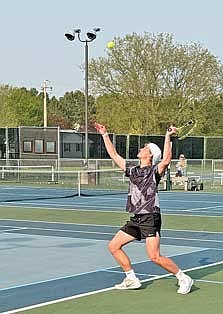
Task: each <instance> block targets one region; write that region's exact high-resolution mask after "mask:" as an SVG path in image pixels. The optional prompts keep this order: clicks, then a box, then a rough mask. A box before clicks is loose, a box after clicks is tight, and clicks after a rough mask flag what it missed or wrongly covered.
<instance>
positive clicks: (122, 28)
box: [0, 0, 223, 97]
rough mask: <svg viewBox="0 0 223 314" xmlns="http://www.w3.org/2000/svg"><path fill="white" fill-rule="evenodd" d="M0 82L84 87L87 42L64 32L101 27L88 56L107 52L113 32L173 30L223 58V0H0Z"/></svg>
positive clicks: (179, 38) (58, 91) (58, 90)
mask: <svg viewBox="0 0 223 314" xmlns="http://www.w3.org/2000/svg"><path fill="white" fill-rule="evenodd" d="M0 4H1V11H0V38H1V50H0V51H1V54H0V55H1V58H0V83H1V84H9V85H12V86H18V87H21V86H24V87H27V88H31V87H34V88H36V89H38V90H41V87H42V82H43V81H44V80H49V81H51V82H50V84H49V86H52V87H53V90H52V93H51V95H55V96H57V97H59V96H63V94H64V93H65V92H66V91H71V90H75V89H82V90H83V89H84V73H83V72H82V71H81V70H80V66H81V65H82V64H83V63H84V44H83V43H80V42H78V41H73V42H69V41H67V40H66V39H65V37H64V33H65V32H67V31H69V30H72V29H74V28H81V30H82V34H83V36H84V34H85V32H86V31H88V30H90V29H92V28H93V27H100V28H101V31H100V33H98V37H97V39H96V40H95V41H94V42H92V43H90V44H89V58H91V57H93V58H97V57H100V56H105V54H106V43H107V42H108V41H110V40H112V39H113V38H114V37H115V36H120V37H124V36H125V35H126V34H131V33H133V32H136V33H138V34H141V35H143V33H144V32H153V33H160V32H164V33H171V34H173V36H174V39H175V41H176V42H178V43H190V42H197V43H200V44H201V45H202V46H203V47H205V48H207V49H208V50H209V51H210V52H211V53H212V54H213V55H215V56H216V57H218V58H219V59H220V60H221V62H222V63H223V44H222V30H223V19H222V12H223V1H222V0H212V1H209V0H207V1H206V2H204V1H202V0H186V1H183V2H182V1H179V0H169V1H166V0H156V1H154V0H137V1H131V0H112V1H105V0H103V1H102V0H98V1H97V0H94V1H92V0H91V1H86V0H85V1H83V0H82V1H77V0H76V1H75V0H61V1H60V0H19V1H17V0H7V1H3V0H0Z"/></svg>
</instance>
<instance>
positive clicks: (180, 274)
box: [175, 269, 185, 280]
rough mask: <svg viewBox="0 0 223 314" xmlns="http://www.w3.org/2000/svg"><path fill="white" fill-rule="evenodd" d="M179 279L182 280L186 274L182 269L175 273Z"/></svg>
mask: <svg viewBox="0 0 223 314" xmlns="http://www.w3.org/2000/svg"><path fill="white" fill-rule="evenodd" d="M175 276H176V277H177V279H178V280H182V279H184V277H185V274H184V273H183V272H182V270H181V269H179V271H178V273H176V274H175Z"/></svg>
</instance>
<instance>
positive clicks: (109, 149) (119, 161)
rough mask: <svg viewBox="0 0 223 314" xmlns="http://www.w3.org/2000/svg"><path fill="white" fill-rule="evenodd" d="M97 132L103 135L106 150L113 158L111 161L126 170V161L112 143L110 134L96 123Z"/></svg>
mask: <svg viewBox="0 0 223 314" xmlns="http://www.w3.org/2000/svg"><path fill="white" fill-rule="evenodd" d="M95 128H96V130H97V131H98V132H99V133H100V134H101V135H102V137H103V140H104V143H105V147H106V150H107V152H108V154H109V156H110V157H111V159H112V160H113V161H114V162H115V163H116V165H117V166H118V167H119V168H121V169H122V170H125V159H124V158H122V157H121V156H120V155H119V154H118V153H117V151H116V149H115V147H114V145H113V143H112V142H111V140H110V138H109V136H108V133H107V131H106V128H105V126H104V125H102V124H98V123H95Z"/></svg>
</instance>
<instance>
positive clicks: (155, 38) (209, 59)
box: [89, 33, 223, 134]
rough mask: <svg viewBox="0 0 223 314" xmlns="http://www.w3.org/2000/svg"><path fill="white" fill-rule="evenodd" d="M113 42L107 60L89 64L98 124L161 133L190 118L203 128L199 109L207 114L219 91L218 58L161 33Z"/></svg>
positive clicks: (203, 116) (221, 74)
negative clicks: (171, 124) (194, 119)
mask: <svg viewBox="0 0 223 314" xmlns="http://www.w3.org/2000/svg"><path fill="white" fill-rule="evenodd" d="M115 43H116V44H115V47H114V48H113V49H110V50H108V54H107V56H106V57H103V58H102V57H100V58H98V59H97V60H94V59H93V60H92V61H91V62H90V64H89V73H90V74H89V80H90V82H91V88H92V92H93V93H95V94H96V95H100V97H99V98H98V99H97V105H96V118H97V119H98V120H100V119H101V121H106V122H107V125H108V127H109V128H111V129H112V130H113V131H114V132H115V131H116V129H114V127H115V125H116V126H117V131H119V130H120V127H121V129H122V130H125V132H127V133H138V134H139V133H142V132H143V134H145V133H153V134H154V133H163V132H164V129H163V126H164V125H168V124H169V123H170V122H175V123H176V124H179V125H180V124H181V123H183V122H184V121H186V120H188V119H190V118H197V119H198V120H199V123H198V124H199V128H198V129H200V130H201V129H202V128H203V129H205V128H204V127H203V125H204V124H205V123H206V118H205V115H204V114H201V111H203V112H208V111H209V109H208V106H209V105H210V101H209V100H210V99H211V98H213V97H218V96H219V94H221V93H222V87H223V84H222V81H223V71H222V65H221V63H220V61H219V60H218V59H217V58H216V57H214V56H213V55H212V54H211V53H210V52H209V51H208V50H207V49H206V48H203V47H202V46H201V45H199V44H196V43H192V44H187V45H182V44H178V43H175V42H174V40H173V37H172V35H170V34H163V33H161V34H157V35H156V34H150V33H145V34H144V36H140V35H137V34H135V33H133V34H131V35H126V36H125V37H124V38H119V37H117V38H115ZM103 95H106V96H105V97H103ZM109 102H110V107H109ZM109 108H110V110H109ZM201 109H202V110H201ZM218 109H219V110H221V109H220V108H218ZM123 111H124V112H123ZM109 112H110V115H108V114H109ZM118 112H119V114H118ZM109 119H110V122H109ZM118 121H120V122H118ZM121 121H122V122H121Z"/></svg>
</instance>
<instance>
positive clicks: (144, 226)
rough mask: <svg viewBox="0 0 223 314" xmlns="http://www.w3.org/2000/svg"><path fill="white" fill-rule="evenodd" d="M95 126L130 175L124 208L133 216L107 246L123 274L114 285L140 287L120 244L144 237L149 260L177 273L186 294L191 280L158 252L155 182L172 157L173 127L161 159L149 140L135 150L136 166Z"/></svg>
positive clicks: (158, 223) (99, 126) (98, 125)
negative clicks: (137, 150)
mask: <svg viewBox="0 0 223 314" xmlns="http://www.w3.org/2000/svg"><path fill="white" fill-rule="evenodd" d="M95 128H96V129H97V131H98V132H99V133H100V134H101V135H102V137H103V140H104V143H105V147H106V150H107V152H108V154H109V155H110V157H111V159H112V160H113V161H114V162H115V163H116V164H117V166H118V167H119V168H120V169H122V170H123V171H125V175H126V176H127V177H128V178H129V191H128V199H127V204H126V210H127V211H129V212H130V213H131V214H132V217H130V220H129V221H127V222H126V224H125V225H124V226H123V227H121V229H120V230H119V231H118V232H117V233H116V235H115V236H114V237H113V239H112V240H111V241H110V242H109V245H108V248H109V251H110V253H111V254H112V255H113V257H114V258H115V259H116V261H117V262H118V264H119V265H120V266H121V268H122V269H123V271H124V272H125V275H126V277H125V279H124V280H123V281H122V282H121V283H120V284H116V285H115V288H116V289H119V290H125V289H138V288H140V287H141V282H140V280H139V278H138V277H137V276H136V274H135V272H134V269H133V267H132V264H131V261H130V259H129V257H128V256H127V254H126V253H125V251H124V250H123V247H124V246H125V245H126V244H128V243H130V242H132V241H134V240H139V241H140V240H142V239H145V245H146V250H147V254H148V256H149V258H150V260H151V261H152V262H153V263H155V264H157V265H159V266H161V267H162V268H164V269H165V270H167V271H168V272H170V273H172V274H174V275H175V276H176V278H177V279H178V284H179V288H178V290H177V292H178V293H180V294H187V293H189V292H190V291H191V287H192V285H193V280H192V279H191V278H190V277H189V276H188V275H186V274H185V273H184V272H183V271H182V270H181V269H180V268H179V267H178V266H177V265H176V264H175V262H174V261H173V260H172V259H170V258H169V257H166V256H163V255H161V253H160V230H161V214H160V205H159V198H158V184H159V181H160V179H161V176H162V175H163V174H164V172H165V170H166V169H167V167H168V165H169V163H170V161H171V158H172V149H171V142H170V137H171V135H173V134H175V132H176V128H175V127H173V126H171V128H170V129H168V130H167V131H166V135H165V142H164V151H163V158H162V160H161V150H160V148H159V147H158V146H157V145H156V144H154V143H148V144H145V145H144V147H142V148H141V149H140V150H139V152H138V155H137V157H138V159H139V162H140V163H139V165H137V166H132V165H131V164H130V163H128V162H126V160H125V159H124V158H122V157H121V156H120V155H119V154H118V153H117V151H116V149H115V147H114V145H113V143H112V142H111V140H110V138H109V135H108V133H107V131H106V128H105V126H104V125H101V124H98V123H96V124H95Z"/></svg>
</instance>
